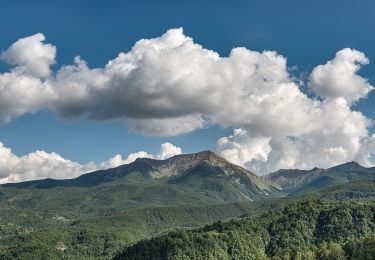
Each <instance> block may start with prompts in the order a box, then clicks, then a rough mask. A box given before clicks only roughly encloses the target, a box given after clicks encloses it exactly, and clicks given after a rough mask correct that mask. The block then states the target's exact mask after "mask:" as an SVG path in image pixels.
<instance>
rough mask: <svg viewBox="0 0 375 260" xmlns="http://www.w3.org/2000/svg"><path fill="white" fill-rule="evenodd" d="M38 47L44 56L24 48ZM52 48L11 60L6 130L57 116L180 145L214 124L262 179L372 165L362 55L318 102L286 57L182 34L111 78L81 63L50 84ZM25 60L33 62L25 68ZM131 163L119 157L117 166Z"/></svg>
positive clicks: (341, 70)
mask: <svg viewBox="0 0 375 260" xmlns="http://www.w3.org/2000/svg"><path fill="white" fill-rule="evenodd" d="M30 39H33V40H30ZM28 41H29V42H30V46H34V45H35V46H38V48H36V49H41V50H43V51H40V52H35V51H34V48H31V47H30V48H28V47H27V46H26V45H24V44H19V45H20V46H21V47H17V45H16V43H18V42H28ZM43 41H44V37H41V35H40V34H38V35H35V36H31V37H29V38H24V39H21V40H19V41H17V42H16V43H15V44H14V45H13V46H11V47H10V48H9V49H8V50H7V51H6V52H5V54H6V55H5V54H3V58H4V59H6V60H8V62H10V63H12V64H14V65H15V68H13V69H12V70H11V71H10V72H9V73H4V74H0V108H1V110H0V119H1V120H3V121H6V120H9V119H11V118H12V117H15V116H18V115H21V114H23V113H27V112H34V111H37V110H39V109H42V108H47V109H51V110H53V111H55V112H56V113H57V114H59V115H60V116H61V117H63V118H75V117H81V116H86V117H87V118H89V119H92V120H111V119H118V120H123V121H124V122H125V123H126V124H127V125H128V126H129V128H130V129H131V130H133V131H137V132H140V133H143V134H148V135H166V136H169V135H179V134H183V133H188V132H192V131H194V130H195V129H198V128H203V127H205V126H207V125H210V124H219V125H220V126H223V127H227V126H231V127H236V128H239V129H240V130H236V131H235V132H234V133H233V135H232V136H229V137H224V138H222V139H220V140H219V141H218V144H217V147H216V149H217V151H218V152H220V153H221V154H222V155H224V156H225V157H227V158H228V159H230V160H231V161H233V162H235V163H240V164H242V165H244V166H246V167H249V168H251V169H255V170H256V171H257V172H258V173H266V172H269V171H273V170H277V169H278V168H296V167H297V168H310V167H311V168H312V167H314V166H319V167H326V166H332V165H334V164H337V163H341V162H345V161H349V160H357V161H359V162H361V163H363V164H367V165H368V164H370V163H371V162H370V160H369V158H370V155H371V154H372V153H373V151H374V149H373V147H374V145H373V144H372V143H373V142H374V138H372V137H371V136H370V135H369V133H368V129H369V126H370V124H371V121H370V120H369V119H368V118H366V117H365V116H364V115H363V114H362V113H360V112H357V111H353V110H352V109H351V104H352V103H353V102H355V101H357V100H359V99H360V98H364V97H365V96H366V95H367V94H368V93H369V92H370V91H371V90H372V89H373V87H372V86H371V85H370V84H369V83H368V81H367V79H365V78H363V77H361V76H360V75H358V74H357V72H358V70H359V69H360V68H361V66H362V65H365V64H367V63H368V62H369V61H368V59H367V58H366V56H365V55H364V54H363V53H361V52H359V51H356V50H352V49H343V50H341V51H339V52H338V53H337V54H336V57H335V58H334V59H333V60H331V61H329V62H327V63H326V64H324V65H319V66H317V67H316V68H314V69H313V71H312V73H311V75H310V81H309V82H308V85H309V86H310V88H311V89H312V90H313V91H315V93H316V94H317V95H319V96H320V97H321V98H322V99H317V98H314V97H309V96H307V95H306V94H305V93H303V92H302V91H301V89H300V87H299V85H298V83H297V82H296V81H295V80H294V78H293V76H291V75H289V73H288V67H287V61H286V58H285V57H283V56H282V55H279V54H277V53H276V52H273V51H263V52H257V51H252V50H248V49H246V48H234V49H233V50H232V51H231V52H230V55H229V56H228V57H221V56H220V55H219V54H218V53H216V52H214V51H212V50H208V49H205V48H204V47H202V46H201V45H199V44H197V43H195V42H194V41H193V39H192V38H190V37H188V36H186V35H184V34H183V30H182V29H181V28H180V29H172V30H169V31H167V32H166V33H165V34H163V35H162V36H160V37H157V38H153V39H142V40H140V41H138V42H137V43H136V44H135V45H134V46H133V47H132V49H131V50H130V51H129V52H126V53H120V54H119V55H118V56H117V57H115V58H114V59H112V60H110V61H109V62H108V63H107V65H106V66H105V67H103V68H89V66H88V65H87V63H86V62H85V61H84V60H82V59H81V58H80V57H77V58H76V59H75V61H74V64H73V65H68V66H63V67H61V68H60V69H58V70H57V72H56V73H54V74H52V75H50V76H47V75H49V73H50V68H49V66H50V65H51V64H52V63H53V62H54V57H55V54H54V51H52V50H54V47H53V46H51V45H49V44H45V43H43ZM14 46H16V47H14ZM47 46H48V47H47ZM32 50H33V51H32ZM29 51H30V53H31V54H30V56H28V55H26V54H25V53H29ZM18 52H19V53H21V54H22V53H24V54H22V55H21V54H20V55H18ZM7 53H8V54H7ZM9 53H10V54H9ZM35 53H39V54H38V55H36V54H35ZM40 53H42V54H40ZM46 53H49V54H48V55H47V54H46ZM25 55H26V56H27V57H31V58H27V59H24V58H22V59H21V58H20V57H24V56H25ZM9 57H13V58H12V59H11V58H9ZM46 57H49V58H46ZM33 60H35V61H36V63H34V62H33ZM40 64H44V65H43V66H44V69H42V68H43V66H42V65H40ZM46 66H47V67H48V70H47V69H45V67H46ZM20 82H23V84H20ZM20 100H21V102H20ZM125 160H127V159H123V158H122V157H121V156H120V157H119V156H118V157H116V158H113V160H112V161H111V162H108V164H109V165H112V164H116V162H122V161H125Z"/></svg>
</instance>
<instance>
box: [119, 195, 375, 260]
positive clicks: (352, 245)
mask: <svg viewBox="0 0 375 260" xmlns="http://www.w3.org/2000/svg"><path fill="white" fill-rule="evenodd" d="M269 258H271V259H375V202H327V201H322V200H313V199H311V200H305V201H302V202H297V203H292V204H291V205H289V206H287V207H286V208H284V209H283V210H277V211H274V212H271V213H268V214H265V215H262V216H260V217H257V218H247V219H242V220H233V221H230V222H227V223H223V222H216V223H214V224H213V225H209V226H206V227H204V228H202V229H199V230H193V231H192V230H183V231H178V232H174V233H171V234H167V235H163V236H161V237H157V238H154V239H151V240H144V241H141V242H139V243H137V244H135V245H133V246H129V247H127V248H126V249H125V250H124V251H123V252H122V253H120V254H119V255H117V257H116V259H269Z"/></svg>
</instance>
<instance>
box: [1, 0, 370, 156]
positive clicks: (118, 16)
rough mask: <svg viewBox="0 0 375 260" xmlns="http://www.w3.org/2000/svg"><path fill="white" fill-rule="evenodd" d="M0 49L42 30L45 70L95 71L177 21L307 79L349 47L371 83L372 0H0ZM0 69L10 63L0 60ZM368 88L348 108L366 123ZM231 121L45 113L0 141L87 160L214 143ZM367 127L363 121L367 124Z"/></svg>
mask: <svg viewBox="0 0 375 260" xmlns="http://www.w3.org/2000/svg"><path fill="white" fill-rule="evenodd" d="M1 5H2V6H1V10H0V24H1V26H0V49H1V50H6V49H7V48H8V47H9V46H10V45H11V44H12V43H13V42H15V41H17V40H18V39H20V38H23V37H26V36H30V35H34V34H36V33H43V34H44V35H45V37H46V41H45V42H46V43H51V44H53V45H54V46H56V48H57V56H56V62H57V63H56V64H55V65H52V67H51V68H52V70H54V71H57V70H58V69H59V68H61V66H63V65H66V64H72V63H73V59H74V57H75V56H77V55H80V56H81V57H82V59H84V60H85V61H86V62H87V63H88V65H89V66H90V68H96V67H103V66H105V64H106V63H107V62H108V61H109V60H110V59H114V58H115V57H116V56H117V55H118V53H119V52H128V51H129V50H130V48H131V47H132V46H133V45H134V43H135V42H136V41H138V40H139V39H150V38H155V37H159V36H160V35H162V34H163V33H165V32H166V31H167V30H168V29H171V28H179V27H183V29H184V34H185V35H186V36H189V37H191V38H193V40H194V42H195V43H198V44H200V45H202V46H203V47H204V48H206V49H209V50H213V51H216V52H218V53H219V54H220V55H221V56H227V55H228V54H229V53H230V51H231V49H232V48H234V47H246V48H248V49H251V50H254V51H263V50H273V51H277V53H278V54H281V55H283V56H285V57H286V58H287V62H288V63H287V64H288V67H290V68H291V67H293V66H296V69H295V70H293V71H292V72H291V73H292V74H295V75H296V76H301V75H305V77H304V78H305V79H306V77H307V76H308V75H309V73H310V72H311V71H312V69H313V68H314V67H315V66H317V65H319V64H325V63H326V62H327V61H328V60H331V59H333V58H334V56H335V53H336V52H337V51H339V50H341V49H343V48H346V47H350V48H353V49H356V50H358V51H361V52H363V53H364V54H365V55H366V57H367V58H368V59H369V60H370V64H369V65H365V66H363V68H361V70H360V71H359V72H358V74H359V75H360V76H362V77H364V78H368V79H369V82H370V84H373V85H374V84H375V83H374V82H375V73H374V70H375V66H374V64H373V62H374V61H375V47H374V46H375V27H374V26H373V25H374V24H375V16H374V15H373V12H374V10H375V2H374V1H360V2H354V1H231V2H230V1H184V2H182V1H92V0H91V1H38V0H36V1H17V0H12V1H2V4H1ZM0 64H1V65H0V71H1V72H6V71H8V70H9V68H10V67H9V65H7V64H6V63H5V62H1V63H0ZM373 104H375V94H374V93H370V94H369V95H368V97H367V98H366V99H361V100H360V101H358V102H356V103H355V104H354V105H353V106H352V110H357V111H361V112H362V113H363V114H364V115H365V116H366V117H367V118H371V119H374V114H373V111H374V107H373ZM236 127H237V126H235V125H229V126H228V127H220V126H218V125H217V124H214V125H213V126H210V127H207V128H204V129H199V130H195V131H192V132H190V133H187V134H182V135H177V136H166V137H165V136H164V137H155V136H148V135H144V134H140V133H135V132H134V131H130V130H129V129H128V127H127V125H126V124H125V123H124V122H123V121H121V120H110V121H104V122H102V121H100V122H98V121H92V120H87V119H86V118H85V117H84V116H80V117H76V118H74V119H72V120H69V121H66V120H63V119H61V118H60V117H59V116H57V115H56V114H55V113H53V112H51V111H49V110H48V109H42V110H41V111H39V112H36V113H32V114H30V113H26V114H23V115H20V116H18V117H16V118H13V119H12V120H11V121H10V122H7V123H4V124H2V125H0V141H1V142H2V143H3V144H4V145H5V146H6V147H10V148H11V149H12V151H13V153H15V154H16V155H18V156H22V155H25V154H28V153H32V152H34V151H36V150H44V151H46V152H56V153H58V154H60V155H61V156H62V157H64V158H67V159H70V160H73V161H77V162H79V163H87V162H89V161H95V162H101V161H104V160H107V159H108V158H110V157H112V156H113V155H114V154H117V153H120V154H123V155H124V156H125V155H127V154H129V153H131V152H135V151H139V150H145V151H147V152H150V153H153V154H155V153H157V151H158V149H159V146H160V144H161V143H164V142H170V143H173V144H174V145H176V146H179V147H181V148H182V149H183V151H184V152H196V151H200V150H204V149H212V148H213V147H215V144H216V142H217V140H218V139H219V138H221V137H223V136H229V135H230V134H231V133H232V130H233V129H234V128H236ZM368 129H369V130H370V131H371V132H372V131H373V130H372V129H373V128H372V127H369V128H368Z"/></svg>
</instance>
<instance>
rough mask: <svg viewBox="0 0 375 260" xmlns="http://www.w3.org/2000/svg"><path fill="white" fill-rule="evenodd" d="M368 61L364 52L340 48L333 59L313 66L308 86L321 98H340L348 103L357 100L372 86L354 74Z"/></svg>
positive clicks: (371, 88)
mask: <svg viewBox="0 0 375 260" xmlns="http://www.w3.org/2000/svg"><path fill="white" fill-rule="evenodd" d="M368 63H369V60H368V59H367V58H366V56H365V54H364V53H362V52H359V51H357V50H354V49H349V48H346V49H342V50H341V51H339V52H337V53H336V57H335V58H334V59H333V60H331V61H328V62H327V63H326V64H324V65H319V66H317V67H316V68H314V70H313V71H312V73H311V76H310V82H309V85H310V88H311V89H312V90H313V91H315V93H316V94H317V95H319V96H321V97H322V98H328V99H337V98H342V99H344V100H345V101H346V102H347V103H348V104H350V103H352V102H353V101H358V100H359V99H360V98H363V97H365V96H366V95H367V94H368V93H369V92H370V91H371V90H373V88H374V87H373V86H371V85H370V84H369V83H368V81H367V79H365V78H362V77H361V76H359V75H357V74H356V73H357V71H358V70H359V69H360V68H361V65H366V64H368Z"/></svg>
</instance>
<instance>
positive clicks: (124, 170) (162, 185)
mask: <svg viewBox="0 0 375 260" xmlns="http://www.w3.org/2000/svg"><path fill="white" fill-rule="evenodd" d="M374 176H375V167H372V168H366V167H363V166H361V165H359V164H358V163H356V162H348V163H344V164H341V165H337V166H334V167H331V168H328V169H321V168H313V169H311V170H298V169H281V170H278V171H276V172H273V173H270V174H268V175H266V176H262V177H261V176H257V175H256V174H254V173H252V172H251V171H249V170H247V169H245V168H242V167H240V166H238V165H235V164H232V163H230V162H228V161H227V160H225V159H224V158H222V157H220V156H219V155H217V154H216V153H214V152H212V151H202V152H199V153H193V154H181V155H176V156H173V157H171V158H169V159H166V160H156V159H150V158H138V159H136V160H135V161H134V162H132V163H130V164H126V165H122V166H119V167H116V168H112V169H107V170H100V171H95V172H91V173H87V174H84V175H81V176H79V177H77V178H75V179H65V180H54V179H44V180H36V181H27V182H21V183H8V184H4V185H1V186H0V187H4V188H18V189H34V190H35V189H51V188H56V187H81V188H90V189H91V190H96V189H101V188H102V186H108V185H109V186H113V185H115V186H117V185H125V186H127V185H130V186H139V187H141V186H142V187H143V188H144V189H145V187H144V186H146V187H147V189H155V188H156V187H158V189H159V190H160V191H161V190H164V189H165V190H171V189H172V190H175V189H176V188H178V189H181V190H186V191H189V192H191V194H195V195H197V201H196V202H199V200H200V199H202V200H203V201H204V200H205V199H204V198H206V199H208V200H214V201H216V202H218V203H220V202H236V201H254V200H260V199H266V198H276V197H284V196H291V195H295V194H300V195H301V194H305V193H310V192H316V191H319V190H322V189H325V188H329V187H333V186H336V185H343V184H346V183H349V182H353V181H370V182H371V181H373V180H374V178H375V177H374ZM147 189H146V190H147ZM193 197H194V196H193Z"/></svg>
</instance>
